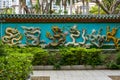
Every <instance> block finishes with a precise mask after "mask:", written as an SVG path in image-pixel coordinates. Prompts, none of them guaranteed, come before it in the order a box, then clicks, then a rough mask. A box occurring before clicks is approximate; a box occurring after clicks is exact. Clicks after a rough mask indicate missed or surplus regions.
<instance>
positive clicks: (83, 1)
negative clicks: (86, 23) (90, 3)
mask: <svg viewBox="0 0 120 80" xmlns="http://www.w3.org/2000/svg"><path fill="white" fill-rule="evenodd" d="M82 3H83V8H82V9H83V12H82V14H85V0H82Z"/></svg>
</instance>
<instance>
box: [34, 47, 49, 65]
mask: <svg viewBox="0 0 120 80" xmlns="http://www.w3.org/2000/svg"><path fill="white" fill-rule="evenodd" d="M48 55H49V54H48V52H47V51H45V50H43V49H40V50H38V51H37V52H35V53H34V56H33V57H34V59H33V62H32V63H33V65H36V64H37V65H47V62H48Z"/></svg>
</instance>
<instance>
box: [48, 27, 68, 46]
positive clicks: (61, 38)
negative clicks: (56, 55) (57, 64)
mask: <svg viewBox="0 0 120 80" xmlns="http://www.w3.org/2000/svg"><path fill="white" fill-rule="evenodd" d="M52 31H53V35H51V34H50V32H47V33H46V37H47V38H49V39H51V40H52V42H51V43H49V44H48V46H52V47H55V46H60V45H62V44H64V43H65V40H66V35H65V34H64V33H63V31H62V30H61V29H60V28H59V27H58V26H53V27H52Z"/></svg>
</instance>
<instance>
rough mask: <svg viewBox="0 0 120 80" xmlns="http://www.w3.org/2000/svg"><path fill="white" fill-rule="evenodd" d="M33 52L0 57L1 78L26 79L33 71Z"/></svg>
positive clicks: (2, 79)
mask: <svg viewBox="0 0 120 80" xmlns="http://www.w3.org/2000/svg"><path fill="white" fill-rule="evenodd" d="M31 61H32V55H31V54H18V53H14V54H10V55H8V56H4V57H0V80H26V79H27V78H28V76H29V75H30V73H31V72H32V65H31Z"/></svg>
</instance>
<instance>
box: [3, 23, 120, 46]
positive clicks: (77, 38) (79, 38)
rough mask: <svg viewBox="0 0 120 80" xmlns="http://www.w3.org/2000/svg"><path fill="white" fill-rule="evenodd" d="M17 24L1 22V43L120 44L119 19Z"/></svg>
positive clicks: (29, 44)
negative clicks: (93, 21)
mask: <svg viewBox="0 0 120 80" xmlns="http://www.w3.org/2000/svg"><path fill="white" fill-rule="evenodd" d="M16 24H17V23H16ZM16 24H15V23H12V24H11V23H7V24H3V25H2V26H1V27H2V34H3V35H2V37H1V39H2V42H3V43H4V44H8V45H22V44H25V45H26V46H42V47H43V46H44V48H45V47H57V46H66V47H68V46H81V47H85V48H91V46H95V47H97V48H102V47H103V46H104V45H108V44H112V45H114V46H115V48H118V47H119V45H120V27H119V26H118V25H119V23H116V24H115V23H99V24H100V25H98V24H94V23H56V24H55V23H54V24H53V23H40V24H38V23H36V24H33V23H28V24H25V23H22V24H20V23H19V24H17V25H16ZM101 24H102V26H101ZM9 26H10V27H9ZM16 26H17V28H15V27H16ZM31 26H32V27H31Z"/></svg>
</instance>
